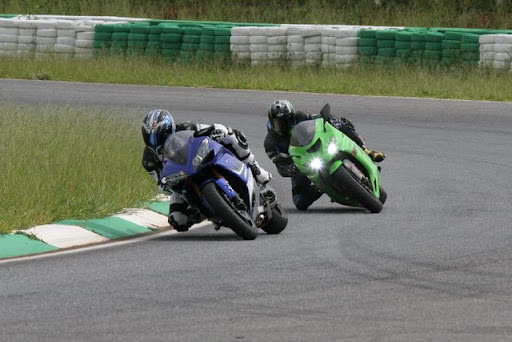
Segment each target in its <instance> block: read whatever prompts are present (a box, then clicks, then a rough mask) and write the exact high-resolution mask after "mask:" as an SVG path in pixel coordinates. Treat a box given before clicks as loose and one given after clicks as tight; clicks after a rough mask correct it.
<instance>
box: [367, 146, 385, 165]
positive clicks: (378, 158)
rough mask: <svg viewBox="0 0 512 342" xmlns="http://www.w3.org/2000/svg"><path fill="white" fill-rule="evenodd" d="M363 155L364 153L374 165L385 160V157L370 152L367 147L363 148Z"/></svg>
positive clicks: (378, 153) (379, 153) (380, 153)
mask: <svg viewBox="0 0 512 342" xmlns="http://www.w3.org/2000/svg"><path fill="white" fill-rule="evenodd" d="M364 153H366V154H367V155H368V157H370V158H371V159H372V160H373V162H374V163H380V162H381V161H383V160H384V158H386V155H385V154H384V153H382V152H377V151H372V150H370V149H369V148H368V147H365V148H364Z"/></svg>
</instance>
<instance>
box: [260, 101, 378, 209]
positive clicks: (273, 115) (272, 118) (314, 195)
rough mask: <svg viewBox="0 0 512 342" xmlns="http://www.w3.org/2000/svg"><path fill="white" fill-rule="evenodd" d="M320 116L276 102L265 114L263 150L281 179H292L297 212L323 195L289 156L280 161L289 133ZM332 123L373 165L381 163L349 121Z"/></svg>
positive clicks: (340, 119)
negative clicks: (301, 123)
mask: <svg viewBox="0 0 512 342" xmlns="http://www.w3.org/2000/svg"><path fill="white" fill-rule="evenodd" d="M319 117H320V115H319V114H312V113H309V112H302V111H294V110H293V106H292V104H291V103H290V101H288V100H275V101H274V102H272V103H271V105H270V108H269V111H268V122H267V130H268V132H267V135H266V137H265V142H264V146H265V151H266V153H267V155H268V157H269V158H270V159H271V160H272V162H274V164H276V167H277V171H278V172H279V174H280V175H281V176H283V177H291V179H292V199H293V203H294V204H295V206H296V207H297V209H299V210H306V209H307V208H308V207H309V206H310V205H311V204H312V203H313V202H314V201H316V200H317V199H318V198H320V196H322V194H323V192H322V191H320V190H319V189H318V188H317V187H316V186H314V185H313V184H312V183H311V181H310V180H309V179H308V178H307V177H306V176H305V175H303V174H302V173H300V172H299V171H298V170H297V168H296V166H295V164H294V163H293V161H292V159H291V157H290V158H283V156H284V155H288V148H289V146H290V134H291V131H292V129H293V127H294V126H295V125H296V124H297V123H299V122H302V121H306V120H314V119H317V118H319ZM331 124H332V125H333V126H334V127H336V128H337V129H338V130H340V131H341V132H343V133H344V134H345V135H347V136H348V137H349V138H351V139H352V140H353V141H354V142H356V143H357V145H359V146H360V147H361V148H362V149H363V150H364V151H365V153H366V154H367V155H368V156H369V157H370V158H371V159H372V160H373V161H374V162H376V163H378V162H381V161H383V160H384V158H385V154H384V153H382V152H376V151H372V150H370V149H369V148H367V147H366V146H365V143H364V140H363V138H362V137H361V136H360V135H359V134H358V133H357V131H356V130H355V128H354V125H353V124H352V122H351V121H350V120H348V119H346V118H342V117H338V118H334V119H332V120H331Z"/></svg>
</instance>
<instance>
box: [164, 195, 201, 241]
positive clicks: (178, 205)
mask: <svg viewBox="0 0 512 342" xmlns="http://www.w3.org/2000/svg"><path fill="white" fill-rule="evenodd" d="M203 220H204V217H202V216H201V213H200V212H199V211H198V210H197V209H195V208H192V207H191V206H190V205H189V204H188V203H187V202H186V201H185V200H183V198H181V196H180V195H179V194H178V193H176V192H173V193H172V194H171V196H170V205H169V216H168V218H167V221H168V222H169V224H170V225H171V226H172V227H173V228H174V229H176V230H177V231H178V232H186V231H187V230H188V229H189V228H190V227H191V226H192V225H194V224H196V223H199V222H201V221H203Z"/></svg>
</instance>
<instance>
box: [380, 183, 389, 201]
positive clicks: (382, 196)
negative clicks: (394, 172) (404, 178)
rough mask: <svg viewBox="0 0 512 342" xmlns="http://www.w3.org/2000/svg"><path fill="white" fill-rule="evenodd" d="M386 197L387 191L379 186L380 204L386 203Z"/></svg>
mask: <svg viewBox="0 0 512 342" xmlns="http://www.w3.org/2000/svg"><path fill="white" fill-rule="evenodd" d="M387 199H388V193H387V192H386V191H385V190H384V188H383V187H382V186H381V187H380V201H381V202H382V204H384V203H386V200H387Z"/></svg>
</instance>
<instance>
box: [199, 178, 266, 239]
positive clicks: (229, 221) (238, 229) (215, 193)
mask: <svg viewBox="0 0 512 342" xmlns="http://www.w3.org/2000/svg"><path fill="white" fill-rule="evenodd" d="M202 192H203V196H204V198H205V200H206V201H207V202H208V204H209V205H210V207H211V208H212V209H213V210H214V211H215V216H216V217H218V218H220V219H221V220H222V223H221V224H222V225H223V226H226V227H228V228H231V230H233V231H234V232H235V233H236V235H238V236H240V237H241V238H242V239H244V240H254V239H256V238H257V237H258V227H256V225H255V224H254V223H253V222H251V223H252V224H249V223H248V222H246V220H245V219H244V218H242V217H241V215H240V214H239V213H238V211H237V209H236V208H235V207H234V206H233V204H232V203H231V202H230V201H229V200H228V199H227V198H226V197H225V196H223V195H222V194H221V191H220V190H219V189H218V188H217V185H216V184H215V183H214V182H210V183H208V184H206V185H205V186H204V188H203V190H202Z"/></svg>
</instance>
